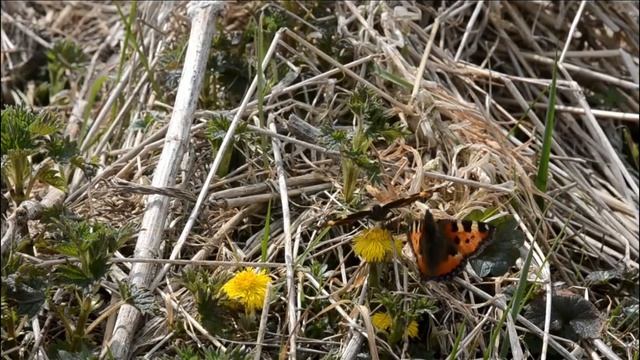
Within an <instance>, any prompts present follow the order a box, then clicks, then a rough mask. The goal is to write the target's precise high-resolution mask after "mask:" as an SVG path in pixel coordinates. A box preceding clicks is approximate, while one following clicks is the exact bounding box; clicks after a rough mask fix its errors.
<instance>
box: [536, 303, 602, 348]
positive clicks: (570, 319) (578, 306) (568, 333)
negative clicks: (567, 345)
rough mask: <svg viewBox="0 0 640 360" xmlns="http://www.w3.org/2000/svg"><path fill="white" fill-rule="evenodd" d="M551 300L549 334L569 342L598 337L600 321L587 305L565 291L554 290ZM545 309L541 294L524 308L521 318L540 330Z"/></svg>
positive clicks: (589, 305) (542, 326) (593, 310)
mask: <svg viewBox="0 0 640 360" xmlns="http://www.w3.org/2000/svg"><path fill="white" fill-rule="evenodd" d="M551 300H552V301H551V328H550V331H549V332H550V333H551V334H553V335H557V336H561V337H563V338H565V339H570V340H573V341H578V340H584V339H594V338H598V337H600V333H601V332H602V328H603V326H604V321H603V319H602V317H601V315H600V312H599V311H598V309H597V308H596V307H595V306H594V305H593V304H592V303H591V302H589V301H588V300H586V299H585V298H583V297H582V296H580V295H576V294H573V293H572V292H570V291H568V290H558V291H556V293H555V294H554V295H553V296H552V299H551ZM546 307H547V306H546V297H545V295H544V293H542V294H540V296H538V297H537V298H535V299H534V300H533V301H532V302H531V303H530V304H529V305H528V307H527V309H526V310H525V313H524V316H525V317H526V318H527V319H529V320H530V321H531V322H532V323H534V324H536V326H538V327H539V328H541V329H542V328H544V322H545V318H546Z"/></svg>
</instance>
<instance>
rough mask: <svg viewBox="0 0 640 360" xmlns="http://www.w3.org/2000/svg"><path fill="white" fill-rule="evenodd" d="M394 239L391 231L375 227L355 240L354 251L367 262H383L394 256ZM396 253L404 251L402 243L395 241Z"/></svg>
mask: <svg viewBox="0 0 640 360" xmlns="http://www.w3.org/2000/svg"><path fill="white" fill-rule="evenodd" d="M392 240H393V238H392V237H391V233H389V231H387V230H385V229H382V228H379V227H375V228H371V229H366V230H364V231H363V232H361V233H360V234H358V235H357V236H356V237H355V238H354V239H353V250H354V251H355V253H356V254H357V255H358V256H360V257H362V258H363V259H364V260H365V261H367V262H381V261H385V260H386V259H389V258H390V257H391V256H392V255H393V247H392V246H391V244H392ZM393 243H394V244H395V246H396V252H397V253H400V252H401V251H402V241H400V240H395V241H393Z"/></svg>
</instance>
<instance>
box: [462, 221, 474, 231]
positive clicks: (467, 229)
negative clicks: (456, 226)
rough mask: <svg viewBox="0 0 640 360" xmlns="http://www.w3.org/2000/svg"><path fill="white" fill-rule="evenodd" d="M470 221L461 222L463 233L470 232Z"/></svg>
mask: <svg viewBox="0 0 640 360" xmlns="http://www.w3.org/2000/svg"><path fill="white" fill-rule="evenodd" d="M471 224H472V222H471V221H463V222H462V226H463V227H464V231H465V232H471Z"/></svg>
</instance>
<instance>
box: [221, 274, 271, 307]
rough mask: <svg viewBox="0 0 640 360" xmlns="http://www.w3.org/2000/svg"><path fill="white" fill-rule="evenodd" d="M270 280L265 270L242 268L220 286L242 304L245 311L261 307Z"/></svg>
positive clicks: (231, 297) (230, 296)
mask: <svg viewBox="0 0 640 360" xmlns="http://www.w3.org/2000/svg"><path fill="white" fill-rule="evenodd" d="M270 282H271V279H270V278H269V275H267V273H266V272H265V271H254V270H252V269H246V270H243V271H241V272H239V273H237V274H235V275H234V276H233V277H232V278H231V279H230V280H229V281H227V282H226V283H225V284H224V285H223V286H222V291H223V292H224V293H225V294H226V295H227V296H228V297H229V298H230V299H233V300H236V301H238V302H239V303H240V304H242V305H244V308H245V310H246V311H247V312H253V311H254V310H256V309H261V308H262V304H263V303H264V297H265V295H266V293H267V285H268V284H269V283H270Z"/></svg>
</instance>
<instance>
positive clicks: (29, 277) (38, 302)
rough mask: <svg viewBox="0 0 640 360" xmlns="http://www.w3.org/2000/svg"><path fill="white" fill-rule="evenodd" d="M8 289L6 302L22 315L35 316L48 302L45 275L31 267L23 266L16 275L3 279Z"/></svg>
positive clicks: (5, 287)
mask: <svg viewBox="0 0 640 360" xmlns="http://www.w3.org/2000/svg"><path fill="white" fill-rule="evenodd" d="M2 287H3V288H4V289H3V290H5V289H6V292H7V293H6V302H7V303H8V304H9V305H12V306H14V307H15V308H16V310H17V311H18V314H20V315H27V316H28V317H33V316H35V315H36V314H37V313H38V312H39V311H40V309H41V308H42V306H43V305H44V302H45V300H46V287H47V285H46V281H45V274H44V273H43V272H42V271H38V270H36V269H34V268H31V267H25V266H22V267H21V268H20V270H19V271H18V272H16V273H14V274H10V275H8V276H6V277H4V276H3V278H2Z"/></svg>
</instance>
